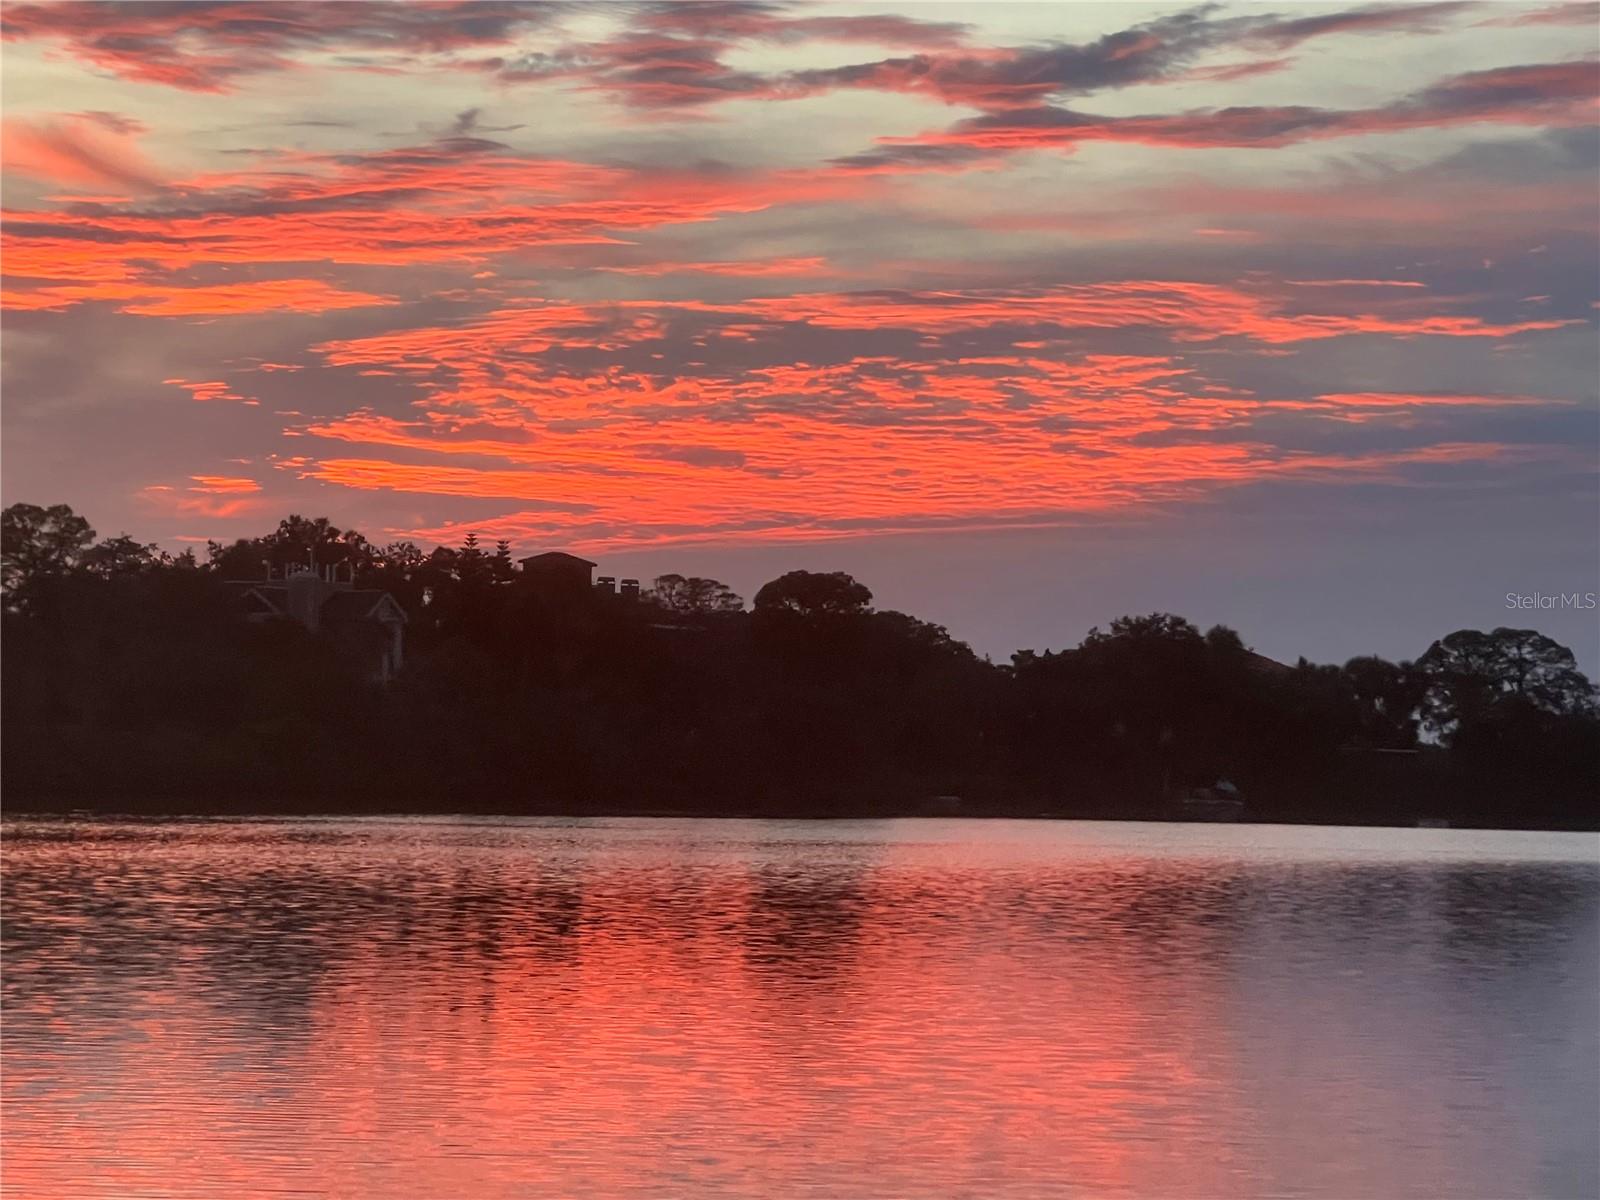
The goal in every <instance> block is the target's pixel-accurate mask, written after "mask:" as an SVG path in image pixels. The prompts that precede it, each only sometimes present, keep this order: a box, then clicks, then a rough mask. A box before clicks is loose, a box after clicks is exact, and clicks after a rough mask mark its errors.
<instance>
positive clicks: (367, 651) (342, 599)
mask: <svg viewBox="0 0 1600 1200" xmlns="http://www.w3.org/2000/svg"><path fill="white" fill-rule="evenodd" d="M338 571H339V568H337V567H322V568H312V567H301V568H299V569H296V568H293V567H291V568H289V570H288V571H287V572H286V573H285V575H284V576H282V577H279V578H272V577H270V576H269V577H268V578H267V579H264V580H259V581H251V580H242V581H236V582H232V583H230V584H229V586H230V587H232V588H233V589H234V591H235V592H236V593H237V595H238V599H239V603H240V605H241V606H242V608H243V610H244V615H245V617H246V619H248V620H252V621H271V620H282V619H285V618H287V619H290V620H295V621H299V622H300V624H302V625H304V626H305V627H306V628H307V629H309V630H310V631H311V632H312V633H326V634H327V635H328V637H329V638H331V639H332V641H333V643H334V645H335V646H336V647H338V650H339V653H340V654H342V655H344V656H346V657H347V658H348V659H350V660H351V661H353V662H354V663H355V664H356V665H357V668H358V669H359V670H360V671H361V672H362V673H363V674H364V675H366V676H367V677H368V678H369V679H372V680H373V681H374V682H377V683H388V682H389V681H390V680H391V679H393V678H394V677H395V676H396V675H398V674H399V673H400V665H401V663H402V662H403V661H404V657H405V630H406V613H405V609H403V608H401V607H400V605H399V604H398V603H396V601H395V598H394V597H393V596H391V595H390V594H389V593H388V592H385V591H383V590H382V589H380V588H358V587H356V586H355V584H354V583H353V582H352V581H350V580H349V579H344V580H340V579H339V578H338Z"/></svg>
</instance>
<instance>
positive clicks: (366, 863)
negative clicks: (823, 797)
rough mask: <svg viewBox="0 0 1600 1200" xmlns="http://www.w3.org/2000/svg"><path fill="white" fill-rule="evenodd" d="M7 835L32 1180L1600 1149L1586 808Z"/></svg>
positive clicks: (144, 1192)
mask: <svg viewBox="0 0 1600 1200" xmlns="http://www.w3.org/2000/svg"><path fill="white" fill-rule="evenodd" d="M6 834H7V838H6V843H5V872H4V899H5V910H4V918H5V942H6V945H5V971H4V999H5V1031H4V1032H5V1037H4V1045H3V1054H4V1079H3V1088H4V1125H3V1132H0V1137H3V1150H4V1168H3V1176H0V1182H3V1189H4V1192H5V1194H6V1195H8V1196H12V1195H14V1196H17V1197H24V1196H26V1197H30V1198H31V1197H55V1196H65V1197H73V1196H96V1197H125V1196H159V1197H176V1196H183V1197H199V1196H221V1195H238V1196H251V1195H306V1196H396V1197H412V1196H415V1197H436V1196H481V1197H490V1198H493V1197H502V1196H505V1197H509V1196H585V1197H612V1196H616V1197H635V1196H637V1197H645V1196H649V1197H661V1196H750V1197H757V1196H818V1197H821V1196H829V1197H835V1196H837V1197H845V1196H849V1197H869V1196H872V1197H876V1196H883V1197H890V1196H893V1197H960V1196H974V1197H978V1196H981V1197H1035V1196H1038V1197H1055V1196H1060V1197H1067V1196H1085V1195H1092V1196H1101V1195H1107V1196H1140V1197H1145V1196H1148V1197H1207V1198H1209V1197H1225V1196H1226V1197H1251V1196H1307V1197H1329V1198H1333V1197H1339V1198H1345V1197H1354V1196H1383V1197H1406V1196H1416V1197H1424V1196H1426V1197H1436V1196H1442V1195H1448V1196H1452V1197H1501V1196H1508V1195H1533V1194H1538V1195H1550V1196H1568V1195H1572V1196H1577V1195H1584V1194H1592V1193H1594V1192H1595V1190H1596V1188H1597V1186H1600V1166H1597V1159H1596V1153H1597V1152H1596V1148H1595V1144H1594V1140H1593V1137H1592V1131H1593V1129H1594V1128H1595V1126H1596V1124H1597V1122H1600V1095H1597V1089H1600V1084H1597V1082H1596V1080H1597V1068H1600V1048H1597V1043H1596V1029H1595V1022H1594V1002H1595V995H1596V992H1595V987H1596V982H1597V971H1600V967H1597V959H1596V934H1597V913H1600V866H1597V857H1596V840H1595V839H1594V838H1593V837H1592V836H1585V835H1556V834H1495V833H1472V832H1466V831H1420V830H1348V829H1345V830H1318V829H1291V828H1283V827H1275V828H1274V827H1233V828H1206V827H1196V826H1188V827H1182V826H1157V825H1143V826H1140V825H1097V824H1085V823H1067V822H1060V823H1054V822H967V821H955V820H952V821H884V822H819V823H784V822H756V821H699V822H695V821H646V820H640V821H624V820H617V821H522V822H516V821H512V822H489V821H485V822H443V821H426V820H390V821H312V822H287V821H268V822H249V823H242V822H196V823H186V824H166V825H149V824H88V823H74V824H64V823H43V822H40V823H29V822H23V823H11V824H8V825H7V827H6Z"/></svg>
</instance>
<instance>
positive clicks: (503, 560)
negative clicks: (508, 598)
mask: <svg viewBox="0 0 1600 1200" xmlns="http://www.w3.org/2000/svg"><path fill="white" fill-rule="evenodd" d="M489 571H490V574H491V575H492V576H493V578H494V581H495V582H496V583H509V582H511V580H513V579H515V578H516V577H517V568H516V567H515V566H514V565H513V563H512V561H511V543H510V542H508V541H506V540H505V539H504V538H501V539H500V540H499V541H498V542H496V543H495V544H494V557H493V558H491V559H490V560H489Z"/></svg>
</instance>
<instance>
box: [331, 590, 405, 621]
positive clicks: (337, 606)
mask: <svg viewBox="0 0 1600 1200" xmlns="http://www.w3.org/2000/svg"><path fill="white" fill-rule="evenodd" d="M385 600H389V603H390V604H391V605H393V606H394V607H395V609H396V611H399V606H398V605H395V604H394V601H393V600H392V599H390V596H389V593H388V592H385V591H383V590H382V589H380V588H362V589H360V590H359V591H343V592H334V593H333V595H331V596H329V597H328V598H327V599H326V600H324V601H323V602H322V619H323V620H324V621H366V620H376V619H378V618H379V612H378V610H379V609H380V608H381V607H382V606H383V602H384V601H385ZM400 616H401V619H402V620H404V619H405V614H404V613H403V612H402V613H401V614H400Z"/></svg>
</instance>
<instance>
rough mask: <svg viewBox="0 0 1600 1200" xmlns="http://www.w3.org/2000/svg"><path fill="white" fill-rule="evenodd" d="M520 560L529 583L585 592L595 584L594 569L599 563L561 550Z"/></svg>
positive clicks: (525, 578)
mask: <svg viewBox="0 0 1600 1200" xmlns="http://www.w3.org/2000/svg"><path fill="white" fill-rule="evenodd" d="M519 561H520V562H521V563H522V577H523V579H524V580H526V581H527V582H529V583H533V584H537V585H539V586H541V587H550V588H558V589H568V588H570V589H572V590H573V591H583V592H586V591H588V590H589V589H590V588H592V587H593V586H594V569H595V567H596V566H597V565H598V564H597V563H592V562H590V561H589V560H588V559H587V558H579V557H578V556H577V555H576V554H567V553H565V552H564V551H561V550H551V551H548V552H547V553H544V554H533V555H529V556H528V557H527V558H524V559H520V560H519Z"/></svg>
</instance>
